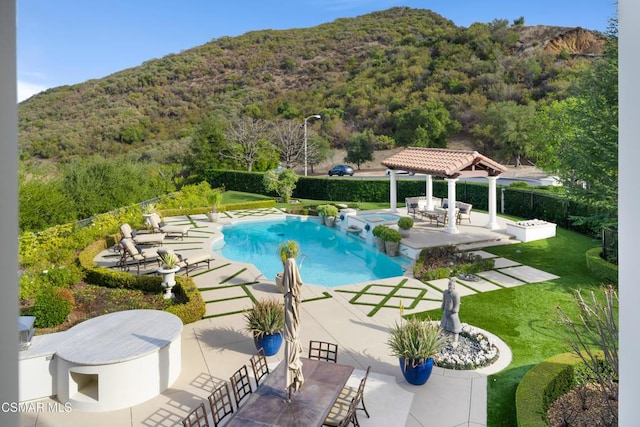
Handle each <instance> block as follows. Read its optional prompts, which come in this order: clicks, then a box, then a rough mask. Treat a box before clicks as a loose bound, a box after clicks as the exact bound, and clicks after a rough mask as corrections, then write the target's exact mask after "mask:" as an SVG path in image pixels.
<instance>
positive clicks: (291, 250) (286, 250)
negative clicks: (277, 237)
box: [276, 240, 300, 293]
mask: <svg viewBox="0 0 640 427" xmlns="http://www.w3.org/2000/svg"><path fill="white" fill-rule="evenodd" d="M277 254H278V257H279V258H280V261H282V268H283V269H284V264H285V262H287V258H288V257H289V256H291V257H293V258H297V257H298V255H299V254H300V246H299V245H298V242H296V241H295V240H286V241H284V242H282V243H280V245H279V246H278V250H277ZM282 275H283V273H282V272H280V273H276V286H277V287H278V290H279V291H280V292H281V293H284V284H283V282H282Z"/></svg>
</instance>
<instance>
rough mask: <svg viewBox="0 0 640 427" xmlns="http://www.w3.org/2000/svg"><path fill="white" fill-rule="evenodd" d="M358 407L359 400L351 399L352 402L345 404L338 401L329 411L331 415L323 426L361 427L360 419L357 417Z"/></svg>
mask: <svg viewBox="0 0 640 427" xmlns="http://www.w3.org/2000/svg"><path fill="white" fill-rule="evenodd" d="M357 407H358V400H357V398H353V399H351V402H349V403H348V404H346V405H345V404H344V402H343V401H339V402H338V401H336V403H335V404H334V405H333V407H332V408H331V411H329V415H327V418H325V420H324V421H323V423H322V425H323V426H331V427H346V426H348V425H349V424H353V425H354V426H358V427H359V426H360V423H359V422H358V417H357V415H356V408H357Z"/></svg>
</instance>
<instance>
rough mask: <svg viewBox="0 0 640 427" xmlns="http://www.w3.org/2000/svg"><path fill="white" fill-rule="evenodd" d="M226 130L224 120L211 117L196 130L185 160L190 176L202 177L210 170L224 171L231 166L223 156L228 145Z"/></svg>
mask: <svg viewBox="0 0 640 427" xmlns="http://www.w3.org/2000/svg"><path fill="white" fill-rule="evenodd" d="M225 128H226V126H225V124H224V123H223V122H222V120H220V119H219V118H217V117H215V116H209V117H207V118H205V119H204V120H203V122H202V123H201V124H200V126H198V127H197V128H196V129H195V131H194V132H193V134H192V136H191V142H190V143H189V150H188V151H187V154H186V155H185V158H184V164H185V168H186V170H187V173H188V174H192V175H196V176H200V177H202V176H206V173H205V172H206V171H207V170H208V169H224V168H225V167H227V166H229V164H228V163H227V162H226V161H225V158H224V157H222V155H221V153H222V152H223V151H224V147H225V144H226V139H225V136H224V133H225Z"/></svg>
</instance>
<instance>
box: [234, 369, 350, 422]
mask: <svg viewBox="0 0 640 427" xmlns="http://www.w3.org/2000/svg"><path fill="white" fill-rule="evenodd" d="M301 360H302V374H303V375H304V384H303V385H302V387H300V389H299V390H298V391H297V392H294V393H293V395H292V396H291V402H288V401H287V399H288V397H289V391H288V390H287V389H285V386H284V384H285V380H284V376H285V369H286V363H285V362H282V363H280V365H278V367H277V368H276V369H275V370H274V371H272V372H271V373H270V374H269V375H267V377H266V378H265V380H264V381H263V382H262V383H261V384H260V386H259V387H258V389H257V390H255V391H254V392H253V393H252V394H251V395H250V396H249V397H248V398H247V400H246V401H245V402H241V403H240V408H239V409H238V410H237V411H236V413H235V414H234V415H233V416H232V417H231V418H230V419H229V422H228V423H227V424H226V426H227V427H229V426H243V427H250V426H321V425H322V423H323V421H324V420H325V419H326V417H327V415H328V414H329V411H330V410H331V408H332V406H333V404H334V403H335V401H336V399H337V398H338V395H339V394H340V391H342V388H343V387H344V385H345V384H346V383H347V380H348V379H349V377H350V376H351V374H352V373H353V367H352V366H347V365H341V364H338V363H332V362H326V361H322V360H312V359H306V358H302V359H301Z"/></svg>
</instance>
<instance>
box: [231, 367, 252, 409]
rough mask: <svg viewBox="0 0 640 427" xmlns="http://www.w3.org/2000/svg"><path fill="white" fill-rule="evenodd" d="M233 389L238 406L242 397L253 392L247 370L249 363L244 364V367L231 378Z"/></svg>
mask: <svg viewBox="0 0 640 427" xmlns="http://www.w3.org/2000/svg"><path fill="white" fill-rule="evenodd" d="M230 382H231V389H232V390H233V396H234V397H235V400H236V406H237V407H238V408H239V407H240V402H242V399H244V398H245V397H247V396H248V395H250V394H251V393H253V388H251V381H250V380H249V371H247V365H242V368H240V369H238V370H237V371H235V372H234V373H233V375H232V376H231V378H230Z"/></svg>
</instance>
